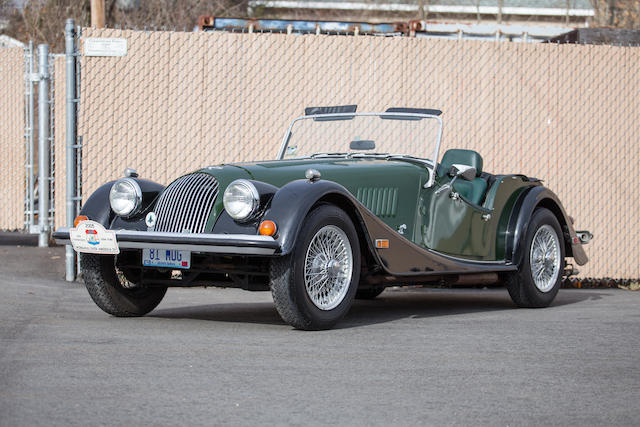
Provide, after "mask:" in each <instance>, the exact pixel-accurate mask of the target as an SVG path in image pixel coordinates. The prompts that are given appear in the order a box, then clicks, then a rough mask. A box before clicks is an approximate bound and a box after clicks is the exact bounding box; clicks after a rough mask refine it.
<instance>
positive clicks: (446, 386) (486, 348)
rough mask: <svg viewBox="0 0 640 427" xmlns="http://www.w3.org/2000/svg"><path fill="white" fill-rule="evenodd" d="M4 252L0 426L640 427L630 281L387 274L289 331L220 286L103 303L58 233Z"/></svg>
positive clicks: (267, 311) (262, 304) (264, 303)
mask: <svg viewBox="0 0 640 427" xmlns="http://www.w3.org/2000/svg"><path fill="white" fill-rule="evenodd" d="M0 255H1V256H2V259H3V261H4V262H3V263H2V265H1V266H0V343H1V344H0V425H2V426H39V425H47V426H50V425H131V424H134V425H178V424H180V425H255V424H256V423H262V424H282V425H288V424H294V425H326V424H338V425H416V424H419V425H456V424H458V425H491V426H495V425H546V424H556V425H578V424H579V425H629V426H631V425H639V424H640V411H639V410H638V402H640V369H638V360H639V355H640V354H639V353H640V352H639V351H640V319H639V318H640V292H630V291H623V290H620V289H588V290H587V289H563V290H561V291H560V294H559V295H558V298H557V300H556V302H555V303H554V305H553V306H552V307H550V308H547V309H540V310H525V309H516V308H515V307H514V305H513V304H512V303H511V300H510V299H509V296H508V294H507V293H506V291H505V290H444V289H435V290H427V289H412V290H406V289H390V290H387V291H385V292H384V293H383V294H382V295H381V296H380V297H379V298H378V299H376V300H374V301H369V302H357V303H356V304H355V306H354V307H353V309H352V310H351V312H350V314H349V315H348V316H347V318H346V319H345V320H344V321H343V322H342V323H341V324H340V325H339V327H338V328H336V329H334V330H331V331H322V332H301V331H296V330H293V329H291V328H290V327H289V326H287V325H285V324H284V323H283V322H282V321H281V320H280V318H279V317H278V314H277V313H276V311H275V308H274V306H273V302H272V300H271V296H270V295H269V294H268V293H250V292H246V291H240V290H233V289H199V288H197V289H170V290H169V291H168V293H167V296H166V297H165V300H164V301H163V302H162V303H161V304H160V306H159V307H158V308H157V309H156V310H155V311H154V312H152V313H151V314H150V315H149V316H147V317H144V318H138V319H117V318H113V317H109V316H108V315H106V314H104V313H102V312H101V311H100V310H99V309H98V308H97V307H96V306H95V305H94V304H93V302H92V301H91V300H90V298H89V296H88V294H87V292H86V290H85V289H84V287H83V286H82V284H81V283H71V284H70V283H67V282H64V281H63V280H62V278H63V277H64V249H63V248H42V249H40V248H33V247H15V246H0Z"/></svg>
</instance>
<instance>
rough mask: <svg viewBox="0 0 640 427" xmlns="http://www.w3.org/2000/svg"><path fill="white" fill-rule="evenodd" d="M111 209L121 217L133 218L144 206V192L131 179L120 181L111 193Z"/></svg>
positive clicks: (114, 185)
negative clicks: (142, 205) (141, 206)
mask: <svg viewBox="0 0 640 427" xmlns="http://www.w3.org/2000/svg"><path fill="white" fill-rule="evenodd" d="M109 203H110V204H111V209H113V211H114V212H115V213H116V214H117V215H120V216H124V217H127V216H131V215H133V214H135V213H136V212H138V210H139V209H140V205H141V204H142V190H141V189H140V186H139V185H138V183H137V182H135V181H134V180H133V179H131V178H124V179H119V180H118V181H116V183H115V184H113V186H111V191H110V192H109Z"/></svg>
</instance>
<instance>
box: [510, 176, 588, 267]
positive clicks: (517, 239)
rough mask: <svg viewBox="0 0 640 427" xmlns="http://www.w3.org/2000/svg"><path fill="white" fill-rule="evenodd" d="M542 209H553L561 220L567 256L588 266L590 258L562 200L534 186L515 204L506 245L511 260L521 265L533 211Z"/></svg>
mask: <svg viewBox="0 0 640 427" xmlns="http://www.w3.org/2000/svg"><path fill="white" fill-rule="evenodd" d="M539 207H541V208H546V209H549V210H550V211H551V212H553V214H554V215H555V216H556V218H557V219H558V222H559V223H560V227H562V231H563V238H564V242H565V251H566V255H567V256H571V257H573V259H574V260H575V261H576V263H577V264H578V265H584V264H586V263H587V261H588V260H589V259H588V258H587V254H586V253H585V251H584V249H583V248H582V244H581V243H580V240H579V239H578V237H577V234H576V232H575V230H574V229H573V225H572V223H571V221H570V220H569V217H568V215H567V213H566V212H565V210H564V208H563V207H562V203H560V199H558V196H556V195H555V193H553V191H551V190H549V189H548V188H546V187H543V186H536V187H531V188H530V189H528V190H526V191H524V192H522V194H521V195H520V197H519V198H518V200H517V202H516V204H515V207H514V210H513V213H512V214H511V218H510V220H509V232H508V233H507V242H506V255H507V257H508V258H509V257H510V259H509V261H511V262H512V263H513V264H516V265H521V263H522V261H523V259H524V256H525V254H526V251H527V248H525V244H526V242H525V241H526V236H527V232H528V229H529V222H530V220H531V216H532V215H533V212H534V211H535V210H536V209H537V208H539Z"/></svg>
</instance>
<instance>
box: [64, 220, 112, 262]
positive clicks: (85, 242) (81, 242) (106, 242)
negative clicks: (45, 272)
mask: <svg viewBox="0 0 640 427" xmlns="http://www.w3.org/2000/svg"><path fill="white" fill-rule="evenodd" d="M69 238H70V240H71V246H73V249H74V250H75V251H76V252H85V253H90V254H112V255H113V254H119V253H120V249H119V248H118V242H117V241H116V233H115V231H111V230H107V229H106V228H104V227H103V226H102V224H100V223H98V222H95V221H91V220H87V221H82V222H81V223H80V224H78V226H77V227H76V228H72V229H70V230H69Z"/></svg>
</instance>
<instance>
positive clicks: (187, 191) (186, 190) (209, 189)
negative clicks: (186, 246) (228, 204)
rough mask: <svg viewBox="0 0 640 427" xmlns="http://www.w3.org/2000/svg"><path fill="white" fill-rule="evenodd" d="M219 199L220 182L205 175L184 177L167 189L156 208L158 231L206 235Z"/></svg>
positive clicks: (195, 174) (194, 174)
mask: <svg viewBox="0 0 640 427" xmlns="http://www.w3.org/2000/svg"><path fill="white" fill-rule="evenodd" d="M217 196H218V181H217V180H216V179H215V178H214V177H212V176H211V175H208V174H206V173H202V172H196V173H193V174H189V175H185V176H182V177H180V178H178V179H176V180H175V181H173V182H172V183H171V184H169V185H168V186H167V188H166V189H165V190H164V192H163V193H162V195H161V196H160V198H159V199H158V203H157V204H156V207H155V212H156V217H157V220H156V225H155V227H154V231H165V232H172V233H182V232H183V231H186V230H189V232H191V233H203V232H204V229H205V227H206V225H207V219H208V217H209V214H210V213H211V209H213V204H214V203H215V201H216V198H217Z"/></svg>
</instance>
